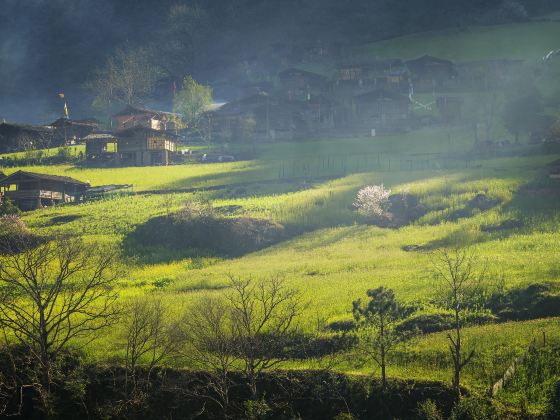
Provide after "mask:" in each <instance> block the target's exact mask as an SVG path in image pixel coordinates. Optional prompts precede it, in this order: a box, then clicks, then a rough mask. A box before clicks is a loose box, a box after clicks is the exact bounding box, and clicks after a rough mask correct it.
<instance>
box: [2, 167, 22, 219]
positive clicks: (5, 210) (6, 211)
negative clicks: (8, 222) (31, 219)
mask: <svg viewBox="0 0 560 420" xmlns="http://www.w3.org/2000/svg"><path fill="white" fill-rule="evenodd" d="M0 178H2V177H1V176H0ZM20 213H21V210H20V209H19V208H18V207H17V206H16V205H15V204H14V203H13V202H12V201H11V200H10V199H9V198H6V199H4V200H1V202H0V216H5V215H14V214H20Z"/></svg>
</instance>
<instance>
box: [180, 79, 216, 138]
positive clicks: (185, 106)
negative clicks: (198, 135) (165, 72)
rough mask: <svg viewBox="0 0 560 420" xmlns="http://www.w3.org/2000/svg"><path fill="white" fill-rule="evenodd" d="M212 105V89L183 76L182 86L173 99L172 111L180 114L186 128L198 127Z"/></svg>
mask: <svg viewBox="0 0 560 420" xmlns="http://www.w3.org/2000/svg"><path fill="white" fill-rule="evenodd" d="M210 105H212V88H211V87H210V86H205V85H201V84H199V83H197V82H196V81H195V80H194V79H193V78H192V76H185V78H184V79H183V86H182V87H181V90H180V91H179V92H177V95H176V96H175V98H174V99H173V110H174V111H175V112H176V113H178V114H180V118H181V120H182V122H183V123H184V124H185V126H186V127H189V128H193V127H195V128H196V126H197V125H198V123H199V119H200V117H201V115H202V113H203V112H204V111H206V110H207V109H208V107H209V106H210Z"/></svg>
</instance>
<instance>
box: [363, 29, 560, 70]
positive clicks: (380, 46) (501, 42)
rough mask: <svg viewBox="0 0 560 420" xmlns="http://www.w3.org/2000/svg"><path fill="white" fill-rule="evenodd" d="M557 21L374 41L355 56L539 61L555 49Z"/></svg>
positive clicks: (437, 32) (436, 32)
mask: <svg viewBox="0 0 560 420" xmlns="http://www.w3.org/2000/svg"><path fill="white" fill-rule="evenodd" d="M558 36H560V22H559V21H550V22H526V23H516V24H506V25H495V26H477V27H466V28H457V29H449V30H446V31H434V32H423V33H419V34H414V35H409V36H404V37H400V38H394V39H390V40H387V41H382V42H375V43H373V44H368V45H364V46H361V47H358V48H356V49H355V51H354V52H355V54H357V55H367V56H371V57H386V58H395V57H399V58H403V59H413V58H417V57H420V56H422V55H424V54H429V55H433V56H436V57H441V58H446V59H449V60H455V61H471V60H473V61H474V60H485V59H521V60H528V61H532V62H538V61H539V60H540V59H541V58H542V57H543V56H545V55H546V54H547V53H548V52H549V51H551V50H555V49H557V48H558V47H557V46H556V39H558Z"/></svg>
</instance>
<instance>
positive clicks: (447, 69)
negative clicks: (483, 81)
mask: <svg viewBox="0 0 560 420" xmlns="http://www.w3.org/2000/svg"><path fill="white" fill-rule="evenodd" d="M405 64H406V67H407V68H408V70H409V71H410V74H411V78H412V86H413V89H414V91H415V92H434V91H444V90H448V89H451V88H452V87H453V85H454V83H456V79H457V69H456V67H455V64H454V63H453V62H452V61H449V60H444V59H442V58H437V57H432V56H430V55H424V56H422V57H420V58H417V59H414V60H409V61H407V62H406V63H405Z"/></svg>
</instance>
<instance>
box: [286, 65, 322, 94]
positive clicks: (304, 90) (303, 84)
mask: <svg viewBox="0 0 560 420" xmlns="http://www.w3.org/2000/svg"><path fill="white" fill-rule="evenodd" d="M278 81H279V84H280V93H281V95H282V96H283V97H284V98H287V99H288V100H290V101H294V100H298V101H307V100H309V99H311V96H313V95H322V94H324V93H326V92H327V89H328V83H327V78H326V77H325V76H322V75H320V74H316V73H312V72H309V71H305V70H299V69H293V68H292V69H287V70H284V71H282V72H280V73H279V74H278Z"/></svg>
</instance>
